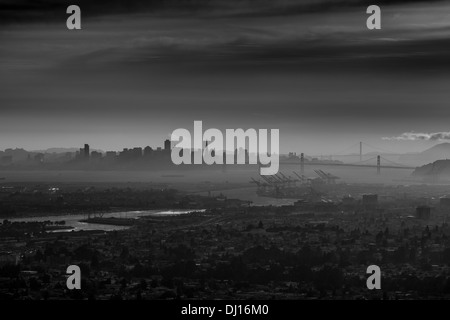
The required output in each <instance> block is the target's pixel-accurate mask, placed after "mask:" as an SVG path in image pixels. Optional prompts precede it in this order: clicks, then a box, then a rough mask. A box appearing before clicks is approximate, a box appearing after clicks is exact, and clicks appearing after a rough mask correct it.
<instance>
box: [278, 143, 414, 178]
mask: <svg viewBox="0 0 450 320" xmlns="http://www.w3.org/2000/svg"><path fill="white" fill-rule="evenodd" d="M358 146H359V154H358V153H357V152H354V153H349V152H351V151H352V150H353V151H357V150H355V149H356V148H357V147H358ZM363 147H366V148H367V147H368V148H369V149H372V150H375V151H376V152H379V153H382V154H384V155H386V154H389V155H392V156H396V157H398V156H399V154H398V153H395V152H392V151H389V150H385V149H382V148H377V147H374V146H371V145H369V144H367V143H364V142H359V143H357V144H354V145H352V146H350V147H348V148H346V149H344V150H342V151H340V152H336V153H334V154H332V155H328V156H320V157H318V158H317V160H306V159H305V157H304V154H303V153H301V155H300V170H301V172H302V173H303V168H304V166H340V167H366V168H377V173H378V174H380V171H381V169H383V168H385V169H405V170H412V169H415V167H413V166H409V165H406V164H403V163H399V162H396V161H393V160H390V159H387V158H386V157H385V156H383V155H381V154H376V155H374V153H376V152H373V151H372V152H370V155H369V156H368V155H367V154H363ZM345 152H346V153H345ZM346 157H348V158H353V159H355V158H358V157H359V161H349V162H346V161H333V159H336V158H340V159H343V158H344V159H345V158H346ZM364 158H366V159H364ZM324 160H325V161H324ZM327 160H328V161H327ZM283 163H287V164H298V161H297V162H290V161H287V162H283Z"/></svg>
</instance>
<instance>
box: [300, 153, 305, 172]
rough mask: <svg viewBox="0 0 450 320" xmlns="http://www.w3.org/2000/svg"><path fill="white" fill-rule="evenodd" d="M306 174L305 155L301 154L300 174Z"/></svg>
mask: <svg viewBox="0 0 450 320" xmlns="http://www.w3.org/2000/svg"><path fill="white" fill-rule="evenodd" d="M304 173H305V155H304V154H303V152H302V153H301V154H300V174H304Z"/></svg>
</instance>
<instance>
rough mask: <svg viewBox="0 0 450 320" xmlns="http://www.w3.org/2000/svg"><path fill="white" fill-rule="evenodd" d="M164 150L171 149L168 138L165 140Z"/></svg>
mask: <svg viewBox="0 0 450 320" xmlns="http://www.w3.org/2000/svg"><path fill="white" fill-rule="evenodd" d="M164 150H170V140H169V139H166V140H165V141H164Z"/></svg>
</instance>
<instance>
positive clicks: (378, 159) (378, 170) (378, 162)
mask: <svg viewBox="0 0 450 320" xmlns="http://www.w3.org/2000/svg"><path fill="white" fill-rule="evenodd" d="M380 159H381V157H380V156H379V155H378V156H377V175H379V174H380V171H381V164H380V163H381V161H380Z"/></svg>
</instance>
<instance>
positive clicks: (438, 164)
mask: <svg viewBox="0 0 450 320" xmlns="http://www.w3.org/2000/svg"><path fill="white" fill-rule="evenodd" d="M412 175H413V176H417V177H429V178H431V177H435V178H450V160H448V159H446V160H437V161H434V162H433V163H429V164H426V165H424V166H421V167H419V168H416V170H414V172H413V173H412Z"/></svg>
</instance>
